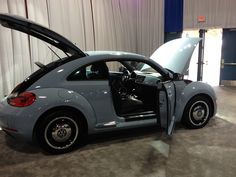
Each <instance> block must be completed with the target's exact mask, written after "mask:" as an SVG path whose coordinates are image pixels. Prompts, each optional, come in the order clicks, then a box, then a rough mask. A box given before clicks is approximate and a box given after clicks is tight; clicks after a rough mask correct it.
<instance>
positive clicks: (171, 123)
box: [159, 81, 176, 135]
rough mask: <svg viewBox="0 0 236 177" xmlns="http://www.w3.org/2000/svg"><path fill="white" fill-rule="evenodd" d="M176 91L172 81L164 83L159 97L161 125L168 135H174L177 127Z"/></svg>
mask: <svg viewBox="0 0 236 177" xmlns="http://www.w3.org/2000/svg"><path fill="white" fill-rule="evenodd" d="M175 107H176V91H175V85H174V83H173V82H172V81H167V82H164V83H163V85H162V89H161V91H160V95H159V111H160V124H161V127H162V128H164V129H165V132H166V134H167V135H171V134H172V133H173V130H174V127H175Z"/></svg>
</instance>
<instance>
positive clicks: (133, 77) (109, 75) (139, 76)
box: [70, 61, 160, 121]
mask: <svg viewBox="0 0 236 177" xmlns="http://www.w3.org/2000/svg"><path fill="white" fill-rule="evenodd" d="M116 62H117V61H116ZM118 63H119V65H118V66H117V67H116V69H114V68H109V65H111V64H110V63H109V62H96V63H92V64H91V65H89V66H85V67H83V68H80V69H79V70H78V71H75V72H74V73H72V75H71V76H70V80H109V84H110V87H111V92H112V99H113V102H114V108H115V111H116V114H117V115H118V116H121V117H124V118H125V119H126V121H132V120H140V119H150V118H156V115H157V111H158V109H157V108H158V100H159V98H158V95H159V94H158V89H157V84H156V83H157V82H159V81H160V77H159V78H158V77H156V76H153V75H152V74H153V72H154V71H153V69H152V68H151V69H147V68H145V69H144V70H143V72H141V71H137V70H135V69H136V68H137V67H136V68H135V67H133V66H137V65H138V64H139V63H135V62H128V61H127V62H124V61H122V62H118ZM155 72H156V71H155ZM146 80H148V81H149V82H146Z"/></svg>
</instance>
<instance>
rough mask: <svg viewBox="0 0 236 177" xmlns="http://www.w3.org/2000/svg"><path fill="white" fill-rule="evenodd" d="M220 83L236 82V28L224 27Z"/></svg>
mask: <svg viewBox="0 0 236 177" xmlns="http://www.w3.org/2000/svg"><path fill="white" fill-rule="evenodd" d="M222 40H223V43H222V54H221V56H222V57H221V71H220V84H224V85H227V84H228V83H229V81H235V82H236V50H235V46H236V29H223V35H222Z"/></svg>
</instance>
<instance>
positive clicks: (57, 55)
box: [47, 45, 62, 60]
mask: <svg viewBox="0 0 236 177" xmlns="http://www.w3.org/2000/svg"><path fill="white" fill-rule="evenodd" d="M47 47H48V48H49V49H50V50H51V51H52V53H54V55H56V56H57V57H58V58H59V59H60V60H62V59H61V57H60V56H59V55H58V54H57V53H56V52H55V51H54V50H53V49H52V48H51V47H50V46H48V45H47Z"/></svg>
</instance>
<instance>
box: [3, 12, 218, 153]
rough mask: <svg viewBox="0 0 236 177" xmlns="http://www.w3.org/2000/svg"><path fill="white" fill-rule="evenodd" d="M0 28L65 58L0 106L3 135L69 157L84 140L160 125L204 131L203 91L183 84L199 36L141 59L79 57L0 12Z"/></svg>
mask: <svg viewBox="0 0 236 177" xmlns="http://www.w3.org/2000/svg"><path fill="white" fill-rule="evenodd" d="M0 23H1V24H2V26H4V27H7V28H11V29H14V30H18V31H21V32H24V33H27V34H29V35H31V36H34V37H37V38H39V39H41V40H43V41H45V42H47V43H49V44H51V45H53V46H55V47H57V48H59V49H60V50H62V51H63V52H64V53H65V54H66V55H67V57H65V58H60V59H58V60H57V61H54V62H51V63H49V64H47V65H43V64H41V63H39V62H36V64H37V65H38V66H39V70H37V71H36V72H34V73H33V74H32V75H30V76H29V77H27V78H26V79H25V80H24V81H23V82H22V83H20V84H19V85H18V86H17V87H16V88H14V90H13V91H12V92H11V94H10V95H8V96H7V97H5V98H4V99H3V100H2V101H1V103H0V126H1V128H2V130H4V131H5V132H6V133H7V134H11V135H12V136H14V137H18V138H21V139H23V140H27V141H33V140H35V141H37V142H38V144H39V145H40V146H41V147H42V148H43V149H44V150H46V151H48V152H52V153H64V152H68V151H71V150H72V149H73V148H74V147H75V146H76V145H77V144H79V143H80V142H81V141H82V139H83V138H84V137H85V135H87V134H96V133H100V132H107V131H114V130H120V129H127V128H134V127H141V126H149V125H155V124H159V125H160V126H161V127H162V128H164V129H165V130H166V134H168V135H171V134H172V132H173V128H174V124H175V123H176V122H182V123H183V124H184V125H185V126H186V127H187V128H201V127H204V126H205V125H206V124H207V123H208V121H209V119H210V118H211V117H212V116H214V115H215V112H216V96H215V93H214V90H213V89H212V87H210V86H209V85H207V84H205V83H202V82H192V81H190V80H185V79H184V78H183V75H184V73H185V72H186V71H187V69H188V65H189V61H190V58H191V55H192V53H193V50H194V48H195V47H196V45H197V44H198V42H199V41H200V39H199V38H185V39H184V38H183V39H177V40H173V41H170V42H168V43H166V44H164V45H163V46H161V47H160V48H159V49H157V50H156V51H155V52H154V54H153V55H152V56H151V57H150V58H147V57H145V56H141V55H137V54H132V53H126V52H112V51H99V52H98V51H92V52H83V51H81V50H80V49H79V48H78V47H77V46H75V45H74V44H73V43H72V42H70V41H69V40H67V39H65V38H64V37H63V36H61V35H59V34H57V33H55V32H54V31H51V30H50V29H47V28H45V27H43V26H41V25H39V24H36V23H34V22H32V21H29V20H27V19H24V18H21V17H19V16H13V15H9V14H0Z"/></svg>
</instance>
